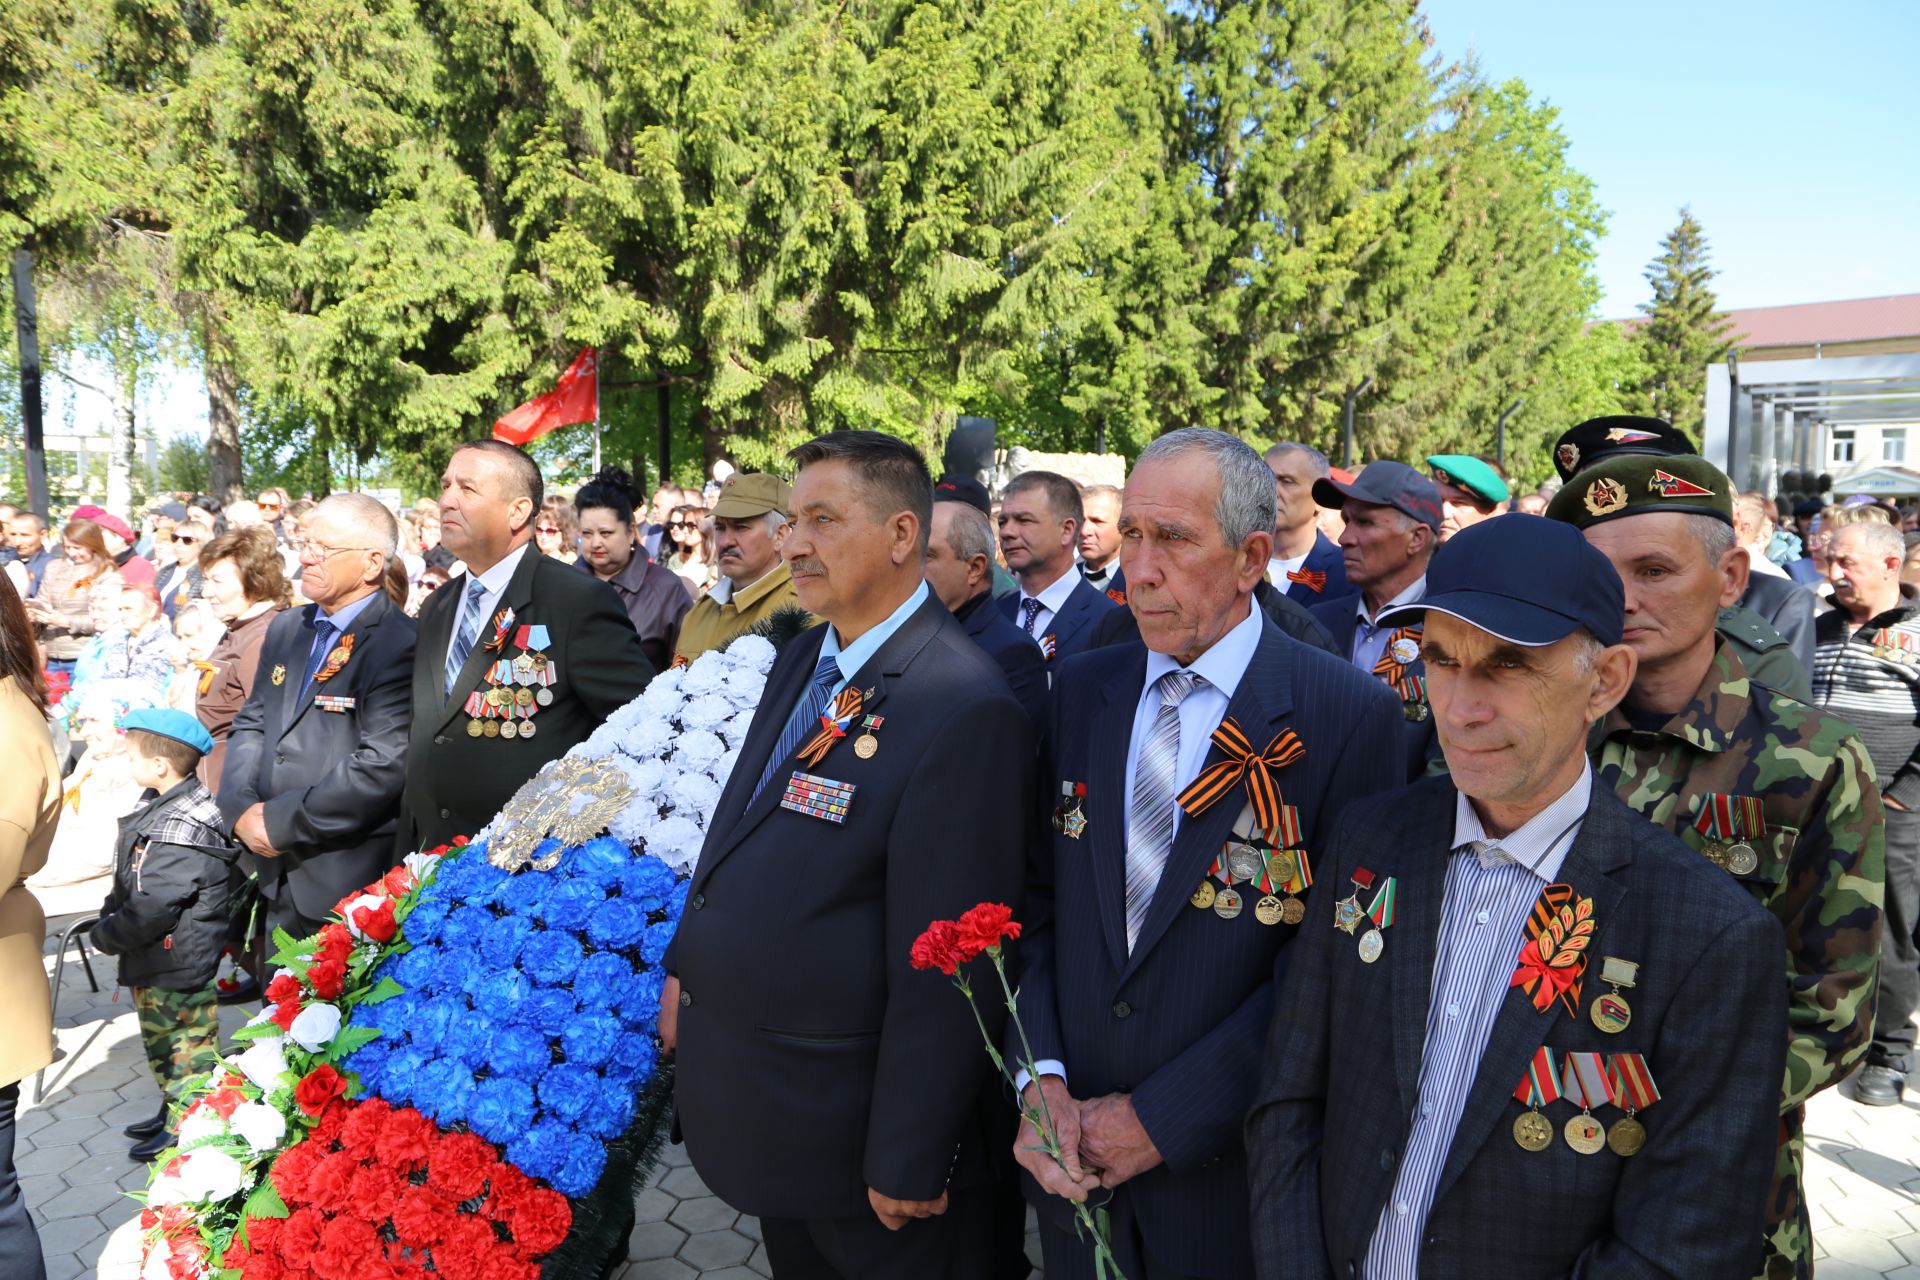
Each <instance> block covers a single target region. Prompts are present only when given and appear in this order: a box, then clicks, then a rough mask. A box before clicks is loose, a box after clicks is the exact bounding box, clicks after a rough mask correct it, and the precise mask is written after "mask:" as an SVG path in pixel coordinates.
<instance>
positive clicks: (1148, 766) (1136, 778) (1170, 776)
mask: <svg viewBox="0 0 1920 1280" xmlns="http://www.w3.org/2000/svg"><path fill="white" fill-rule="evenodd" d="M1156 683H1157V684H1158V686H1159V689H1160V710H1159V711H1158V712H1156V713H1155V715H1154V717H1153V724H1152V725H1151V726H1149V727H1148V729H1147V740H1146V741H1145V742H1143V743H1141V744H1140V758H1139V761H1138V763H1136V764H1135V765H1134V769H1133V803H1132V805H1131V806H1130V807H1129V810H1128V813H1127V950H1128V951H1132V950H1133V943H1134V940H1135V939H1136V938H1138V937H1139V936H1140V926H1141V925H1142V924H1144V923H1146V918H1147V907H1148V906H1149V905H1150V904H1151V903H1152V902H1153V892H1154V890H1155V889H1156V888H1158V887H1159V884H1160V873H1161V872H1162V871H1163V870H1165V869H1166V865H1167V857H1168V855H1169V854H1171V853H1172V852H1173V809H1174V785H1173V784H1174V770H1175V767H1176V766H1177V765H1178V764H1179V760H1180V704H1181V703H1182V702H1184V701H1186V697H1187V695H1188V694H1190V693H1192V692H1193V690H1194V687H1195V686H1196V685H1198V684H1201V683H1203V681H1202V680H1201V678H1200V677H1199V676H1196V675H1194V674H1193V673H1192V672H1191V671H1169V672H1167V674H1165V675H1163V676H1161V677H1160V679H1159V680H1158V681H1157V682H1156Z"/></svg>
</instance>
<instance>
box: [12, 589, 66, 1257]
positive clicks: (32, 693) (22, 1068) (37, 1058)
mask: <svg viewBox="0 0 1920 1280" xmlns="http://www.w3.org/2000/svg"><path fill="white" fill-rule="evenodd" d="M46 714H47V684H46V680H45V679H44V678H43V677H42V676H41V674H40V665H39V660H38V657H37V655H36V654H35V652H34V637H33V627H32V625H31V624H30V623H29V622H28V621H27V611H26V609H25V608H24V607H23V605H22V603H21V600H20V597H19V596H18V595H17V594H15V592H14V590H13V587H12V585H11V584H9V583H0V733H4V734H5V735H6V741H7V743H8V753H9V754H8V762H7V769H6V774H5V778H4V780H0V1258H4V1259H6V1271H7V1274H8V1275H9V1276H17V1277H20V1278H21V1280H34V1278H35V1277H44V1276H45V1275H46V1264H45V1263H44V1262H43V1261H42V1258H41V1253H40V1237H39V1235H38V1234H37V1233H36V1232H35V1231H34V1228H33V1219H32V1218H30V1217H29V1216H28V1215H27V1205H26V1200H25V1198H24V1197H23V1196H22V1195H21V1191H20V1179H19V1176H18V1174H17V1173H16V1172H15V1169H14V1161H13V1145H14V1113H15V1110H16V1108H17V1107H18V1106H19V1103H20V1081H22V1080H24V1079H26V1078H27V1077H28V1076H30V1075H32V1074H33V1073H34V1072H36V1071H38V1070H39V1069H40V1068H42V1067H44V1066H46V1065H47V1064H48V1063H49V1062H51V1061H53V1003H52V1001H51V1000H50V999H49V997H48V995H47V970H46V963H45V958H44V957H43V956H42V954H41V948H42V947H43V946H44V945H45V943H46V932H47V920H46V916H45V915H44V914H42V912H41V909H40V903H39V902H38V901H37V900H36V899H35V898H34V896H33V894H31V893H29V892H28V891H27V888H26V879H27V877H28V876H30V875H32V874H33V873H34V872H36V871H38V870H39V869H40V868H41V867H43V866H45V865H46V861H47V851H48V850H49V849H50V848H51V847H52V844H53V834H54V830H55V828H56V826H57V825H58V823H59V821H60V769H59V766H58V765H57V764H56V763H55V762H54V758H53V748H52V745H51V744H50V743H49V741H48V738H47V721H46Z"/></svg>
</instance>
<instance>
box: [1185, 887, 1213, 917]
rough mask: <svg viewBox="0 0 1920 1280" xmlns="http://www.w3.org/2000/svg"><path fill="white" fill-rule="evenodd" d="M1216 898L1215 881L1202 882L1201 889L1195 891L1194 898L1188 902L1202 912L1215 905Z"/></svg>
mask: <svg viewBox="0 0 1920 1280" xmlns="http://www.w3.org/2000/svg"><path fill="white" fill-rule="evenodd" d="M1214 896H1215V895H1214V889H1213V881H1211V880H1202V881H1201V882H1200V887H1199V888H1198V889H1195V890H1194V891H1193V896H1192V897H1191V898H1188V899H1187V901H1188V902H1191V903H1192V904H1193V905H1194V906H1196V907H1198V908H1200V909H1201V910H1202V911H1205V910H1206V909H1207V908H1208V907H1210V906H1212V905H1213V899H1214Z"/></svg>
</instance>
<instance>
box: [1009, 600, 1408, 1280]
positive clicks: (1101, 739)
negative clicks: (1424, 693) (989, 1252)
mask: <svg viewBox="0 0 1920 1280" xmlns="http://www.w3.org/2000/svg"><path fill="white" fill-rule="evenodd" d="M1146 664H1147V651H1146V649H1145V648H1143V647H1141V646H1138V645H1130V646H1127V647H1124V648H1114V649H1096V650H1094V651H1093V652H1091V653H1088V654H1084V655H1082V656H1081V657H1078V658H1075V659H1073V660H1072V661H1071V662H1068V663H1067V664H1065V665H1064V666H1062V667H1060V668H1058V670H1057V671H1056V672H1055V679H1054V705H1053V719H1052V723H1051V728H1050V731H1049V737H1048V742H1049V743H1050V744H1051V749H1050V755H1051V767H1050V768H1048V769H1047V770H1046V772H1044V773H1043V775H1042V778H1041V790H1042V793H1043V795H1044V796H1045V797H1047V798H1048V799H1049V806H1050V804H1051V801H1052V800H1053V799H1057V797H1059V795H1060V794H1061V785H1062V783H1066V782H1083V783H1085V784H1086V788H1087V794H1086V799H1085V801H1084V802H1083V813H1084V814H1085V816H1086V819H1087V828H1086V831H1085V832H1084V834H1083V835H1082V836H1081V837H1080V838H1078V839H1074V838H1071V837H1069V836H1066V835H1064V834H1059V833H1056V832H1054V831H1053V830H1051V827H1050V825H1049V826H1048V827H1046V828H1043V830H1042V831H1041V832H1040V833H1039V837H1038V839H1037V840H1036V841H1035V842H1034V843H1035V844H1036V846H1037V848H1038V850H1039V852H1038V855H1037V858H1036V867H1035V870H1034V877H1033V879H1034V883H1033V885H1032V887H1031V890H1030V896H1031V898H1032V899H1033V901H1032V904H1031V905H1030V907H1029V910H1028V916H1029V919H1030V928H1029V931H1028V933H1027V934H1026V940H1025V941H1024V943H1023V945H1024V946H1025V948H1026V950H1025V955H1024V960H1025V964H1024V967H1023V970H1022V973H1021V978H1020V1016H1021V1020H1022V1021H1023V1023H1024V1024H1025V1025H1026V1028H1027V1031H1028V1034H1029V1037H1030V1039H1031V1042H1032V1045H1033V1050H1034V1055H1035V1057H1036V1059H1045V1058H1052V1059H1057V1060H1058V1061H1060V1062H1062V1063H1064V1064H1065V1065H1066V1070H1067V1087H1068V1088H1069V1089H1070V1090H1071V1091H1072V1093H1073V1095H1074V1096H1075V1097H1076V1098H1091V1097H1099V1096H1101V1095H1104V1094H1108V1093H1113V1092H1130V1093H1131V1094H1132V1095H1133V1105H1134V1109H1135V1111H1136V1112H1137V1113H1138V1115H1139V1118H1140V1122H1141V1124H1142V1125H1143V1126H1144V1127H1145V1128H1146V1131H1147V1133H1148V1135H1149V1136H1150V1137H1152V1139H1153V1142H1154V1145H1155V1146H1156V1147H1157V1148H1158V1149H1159V1151H1160V1153H1161V1155H1162V1156H1163V1157H1164V1158H1165V1161H1166V1163H1165V1164H1163V1165H1161V1166H1160V1167H1158V1168H1155V1169H1151V1170H1149V1171H1147V1172H1146V1173H1144V1174H1142V1175H1140V1176H1139V1177H1137V1178H1134V1179H1132V1180H1131V1181H1129V1182H1127V1183H1124V1184H1122V1186H1121V1187H1120V1188H1119V1191H1118V1194H1120V1195H1124V1196H1128V1197H1130V1198H1131V1199H1132V1209H1133V1212H1134V1215H1135V1217H1136V1219H1137V1220H1138V1222H1139V1224H1140V1229H1141V1231H1142V1232H1143V1233H1144V1235H1145V1239H1146V1245H1147V1248H1148V1250H1149V1251H1150V1252H1152V1253H1153V1254H1154V1255H1155V1256H1157V1257H1161V1258H1166V1259H1173V1260H1177V1265H1178V1266H1179V1268H1180V1271H1181V1273H1182V1274H1183V1275H1191V1276H1206V1277H1222V1278H1226V1277H1234V1278H1237V1277H1242V1276H1245V1275H1247V1274H1248V1273H1249V1272H1250V1271H1251V1269H1252V1260H1251V1259H1250V1258H1249V1256H1248V1252H1247V1249H1248V1244H1247V1242H1248V1238H1249V1237H1248V1226H1247V1219H1246V1212H1247V1199H1246V1185H1247V1184H1246V1155H1245V1151H1244V1149H1243V1147H1242V1145H1241V1140H1240V1124H1241V1120H1242V1119H1243V1117H1244V1116H1245V1114H1246V1108H1247V1105H1248V1103H1249V1102H1250V1101H1251V1100H1252V1098H1253V1090H1254V1086H1255V1084H1256V1083H1257V1081H1258V1078H1259V1067H1260V1048H1261V1042H1262V1038H1263V1037H1264V1035H1265V1034H1266V1027H1267V1023H1268V1021H1269V1019H1270V1016H1271V1013H1272V1009H1273V999H1274V992H1275V991H1276V989H1278V988H1279V987H1280V986H1282V985H1284V983H1285V982H1287V981H1288V980H1289V979H1288V975H1287V957H1288V953H1289V951H1290V949H1291V948H1290V947H1289V946H1288V943H1290V942H1291V941H1292V937H1293V934H1294V933H1295V932H1296V930H1295V928H1294V927H1292V926H1289V925H1284V924H1281V925H1273V926H1267V925H1263V924H1261V923H1260V922H1259V921H1258V920H1257V919H1255V918H1254V914H1253V904H1254V901H1255V899H1257V898H1258V897H1259V894H1258V893H1257V892H1256V893H1253V894H1251V895H1250V896H1248V897H1247V899H1246V909H1245V910H1244V911H1243V913H1242V914H1241V915H1240V916H1239V918H1237V919H1233V920H1227V919H1224V918H1222V917H1221V916H1219V915H1216V914H1215V913H1214V912H1212V911H1201V910H1195V909H1194V907H1193V906H1192V905H1191V904H1190V903H1189V902H1188V898H1189V897H1190V895H1191V894H1192V893H1193V891H1194V889H1195V887H1196V886H1198V885H1199V883H1200V882H1201V881H1202V880H1203V879H1205V878H1206V876H1207V871H1208V868H1209V867H1210V866H1211V865H1212V862H1213V860H1214V858H1215V857H1216V856H1217V855H1218V854H1219V853H1220V850H1221V847H1222V845H1223V844H1224V843H1225V842H1226V839H1227V836H1228V834H1229V833H1230V832H1232V831H1234V830H1235V829H1239V830H1241V831H1242V832H1248V831H1250V829H1251V824H1250V822H1249V821H1248V820H1247V819H1246V818H1245V817H1244V815H1243V813H1242V810H1243V809H1244V808H1245V797H1244V793H1243V792H1241V791H1238V790H1236V791H1235V792H1234V793H1233V794H1231V795H1229V796H1227V797H1224V798H1223V799H1221V800H1220V801H1219V802H1218V803H1216V804H1215V805H1214V806H1213V807H1212V808H1210V809H1208V810H1207V811H1206V812H1205V813H1204V814H1202V815H1201V816H1200V817H1198V818H1187V817H1184V816H1183V817H1182V818H1181V819H1180V823H1179V827H1178V828H1177V830H1176V833H1175V836H1174V845H1173V852H1172V854H1171V856H1170V857H1169V859H1168V862H1167V867H1166V871H1165V874H1164V875H1163V876H1162V877H1161V880H1160V884H1159V888H1158V889H1157V890H1156V892H1155V894H1154V898H1153V902H1152V905H1151V907H1150V908H1149V912H1148V915H1147V918H1146V922H1145V925H1144V926H1143V928H1142V929H1141V932H1140V936H1139V938H1138V939H1137V940H1136V943H1135V946H1134V948H1133V950H1132V952H1131V953H1129V952H1128V950H1127V944H1126V833H1127V816H1126V785H1127V779H1126V766H1127V748H1128V743H1129V741H1130V739H1131V737H1132V734H1133V720H1134V710H1135V707H1136V706H1137V704H1138V703H1139V700H1140V695H1141V692H1142V687H1143V685H1144V683H1145V679H1146ZM1226 714H1228V715H1230V716H1232V717H1233V718H1234V719H1235V720H1236V721H1237V722H1238V723H1239V724H1240V725H1241V727H1242V728H1244V729H1245V730H1246V733H1247V736H1248V737H1249V738H1251V739H1252V740H1253V741H1254V743H1255V745H1256V746H1257V747H1265V746H1266V745H1267V743H1268V742H1269V741H1270V740H1271V739H1272V738H1273V736H1274V735H1275V734H1277V733H1279V732H1280V731H1281V730H1282V729H1291V730H1293V732H1294V733H1295V734H1297V735H1298V737H1299V739H1300V741H1301V742H1302V743H1303V744H1304V745H1305V747H1306V755H1305V756H1304V757H1303V758H1302V759H1300V760H1298V761H1296V762H1295V763H1293V764H1291V765H1289V766H1287V767H1286V768H1285V769H1283V770H1281V771H1280V775H1279V779H1278V781H1279V784H1280V791H1281V794H1282V796H1283V798H1284V800H1285V802H1286V803H1288V804H1291V805H1294V806H1296V807H1297V808H1298V809H1299V817H1300V824H1301V829H1302V836H1303V839H1304V841H1305V847H1306V848H1307V849H1308V850H1309V852H1310V854H1311V857H1310V862H1313V863H1318V862H1319V861H1320V860H1321V858H1322V856H1323V850H1326V849H1327V845H1326V837H1327V831H1328V829H1329V827H1330V826H1331V823H1332V819H1333V816H1334V815H1335V814H1336V813H1338V812H1339V811H1340V809H1341V808H1343V807H1344V806H1345V805H1346V804H1347V803H1348V802H1349V801H1351V800H1353V799H1355V798H1356V797H1360V796H1365V795H1369V794H1371V793H1373V792H1376V791H1380V790H1383V789H1385V788H1387V787H1391V786H1393V785H1394V784H1395V783H1396V782H1397V781H1398V776H1397V773H1396V772H1395V770H1394V768H1393V759H1394V751H1393V747H1394V735H1395V733H1396V732H1397V731H1398V725H1399V721H1400V709H1399V704H1398V703H1397V702H1396V701H1395V699H1394V698H1393V696H1392V695H1391V694H1390V693H1389V692H1388V691H1387V689H1386V688H1385V686H1383V685H1382V684H1381V683H1380V682H1379V681H1378V680H1373V679H1370V678H1368V677H1366V676H1363V675H1361V674H1360V673H1359V672H1356V671H1355V670H1354V669H1353V668H1352V667H1351V666H1348V665H1347V664H1346V663H1343V662H1340V661H1339V660H1338V659H1336V658H1334V657H1332V656H1330V655H1328V654H1323V653H1320V652H1318V651H1317V650H1313V649H1309V648H1307V647H1306V646H1304V645H1301V644H1299V643H1297V642H1295V641H1293V640H1290V639H1288V638H1287V637H1286V636H1284V635H1282V634H1280V632H1279V631H1278V630H1276V629H1275V628H1273V627H1272V626H1266V627H1264V628H1263V630H1262V633H1261V638H1260V645H1259V648H1258V649H1257V650H1256V651H1255V654H1254V658H1253V661H1252V662H1251V663H1249V664H1248V667H1247V670H1246V673H1245V674H1244V675H1243V676H1242V677H1241V680H1240V685H1239V688H1238V689H1237V690H1236V692H1235V693H1234V696H1233V699H1232V701H1231V702H1230V703H1229V704H1228V707H1227V712H1226ZM1222 758H1224V757H1222V755H1221V753H1220V750H1219V748H1218V747H1213V748H1210V749H1209V752H1208V756H1207V760H1208V762H1209V763H1211V762H1213V761H1215V760H1219V759H1222ZM1317 875H1318V872H1317V870H1316V876H1317ZM1307 900H1308V901H1310V902H1317V901H1319V900H1320V892H1319V891H1314V892H1311V893H1310V895H1309V897H1308V899H1307ZM1027 1192H1028V1196H1029V1198H1030V1199H1031V1200H1033V1202H1034V1203H1035V1205H1036V1206H1037V1207H1038V1208H1039V1210H1040V1212H1041V1213H1043V1214H1047V1215H1050V1216H1051V1217H1053V1218H1054V1220H1056V1221H1057V1223H1058V1224H1059V1225H1061V1226H1062V1227H1063V1228H1064V1229H1066V1230H1067V1231H1069V1232H1071V1230H1072V1228H1071V1226H1070V1225H1069V1224H1070V1221H1071V1219H1070V1218H1069V1217H1068V1216H1067V1215H1068V1214H1069V1213H1070V1210H1069V1208H1068V1206H1067V1203H1066V1202H1065V1201H1064V1200H1061V1199H1059V1198H1058V1197H1054V1196H1048V1195H1044V1194H1042V1193H1041V1192H1040V1191H1039V1190H1038V1188H1037V1187H1036V1186H1035V1185H1034V1184H1033V1183H1032V1182H1031V1181H1029V1182H1028V1183H1027Z"/></svg>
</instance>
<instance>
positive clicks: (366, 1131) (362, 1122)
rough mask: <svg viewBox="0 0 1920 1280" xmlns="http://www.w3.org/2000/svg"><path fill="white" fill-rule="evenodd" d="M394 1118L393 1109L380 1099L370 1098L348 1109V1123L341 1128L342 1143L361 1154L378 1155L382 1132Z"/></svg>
mask: <svg viewBox="0 0 1920 1280" xmlns="http://www.w3.org/2000/svg"><path fill="white" fill-rule="evenodd" d="M392 1117H393V1108H392V1107H391V1106H389V1105H388V1104H387V1103H385V1102H384V1101H382V1100H381V1099H379V1098H368V1099H366V1100H365V1101H364V1102H359V1103H355V1104H354V1105H353V1106H351V1107H349V1108H348V1109H347V1122H346V1123H345V1124H344V1125H342V1126H341V1127H340V1141H341V1142H342V1143H344V1144H346V1145H347V1146H349V1147H351V1148H353V1149H355V1150H356V1151H360V1152H363V1153H364V1152H371V1153H373V1154H376V1155H377V1154H378V1148H377V1146H376V1144H377V1143H378V1142H379V1140H380V1131H381V1130H382V1129H383V1128H385V1127H386V1124H387V1121H388V1120H390V1119H391V1118H392Z"/></svg>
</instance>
